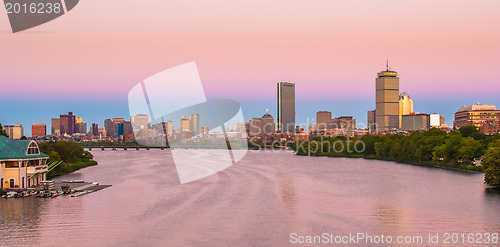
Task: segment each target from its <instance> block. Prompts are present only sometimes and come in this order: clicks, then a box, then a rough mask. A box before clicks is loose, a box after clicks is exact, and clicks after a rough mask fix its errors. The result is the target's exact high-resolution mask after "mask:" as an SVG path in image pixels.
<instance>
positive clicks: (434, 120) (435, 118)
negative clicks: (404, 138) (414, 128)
mask: <svg viewBox="0 0 500 247" xmlns="http://www.w3.org/2000/svg"><path fill="white" fill-rule="evenodd" d="M429 118H430V120H429V121H430V126H431V128H439V127H441V126H443V125H445V119H444V117H443V116H441V115H439V114H437V113H433V114H431V115H430V116H429Z"/></svg>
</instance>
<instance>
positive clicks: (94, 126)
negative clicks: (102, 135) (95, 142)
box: [90, 123, 99, 136]
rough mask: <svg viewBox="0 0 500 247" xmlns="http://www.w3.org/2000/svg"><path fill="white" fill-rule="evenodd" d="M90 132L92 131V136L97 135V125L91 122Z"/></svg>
mask: <svg viewBox="0 0 500 247" xmlns="http://www.w3.org/2000/svg"><path fill="white" fill-rule="evenodd" d="M90 132H92V135H93V136H99V125H98V124H96V123H93V124H92V126H91V127H90Z"/></svg>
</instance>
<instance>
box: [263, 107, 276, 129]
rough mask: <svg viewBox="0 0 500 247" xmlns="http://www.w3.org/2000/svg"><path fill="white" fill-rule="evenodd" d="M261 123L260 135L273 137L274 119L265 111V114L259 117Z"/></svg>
mask: <svg viewBox="0 0 500 247" xmlns="http://www.w3.org/2000/svg"><path fill="white" fill-rule="evenodd" d="M261 121H262V135H263V136H273V135H274V132H275V130H276V124H275V123H274V118H273V116H271V114H269V111H268V110H267V109H266V114H264V115H263V116H262V117H261Z"/></svg>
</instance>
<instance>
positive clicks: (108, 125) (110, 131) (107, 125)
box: [104, 119, 115, 137]
mask: <svg viewBox="0 0 500 247" xmlns="http://www.w3.org/2000/svg"><path fill="white" fill-rule="evenodd" d="M104 129H106V136H108V137H112V136H115V131H114V124H113V121H111V119H106V120H104Z"/></svg>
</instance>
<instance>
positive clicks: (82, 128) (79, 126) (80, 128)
mask: <svg viewBox="0 0 500 247" xmlns="http://www.w3.org/2000/svg"><path fill="white" fill-rule="evenodd" d="M75 133H80V134H85V133H87V123H85V122H79V123H76V124H75Z"/></svg>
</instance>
